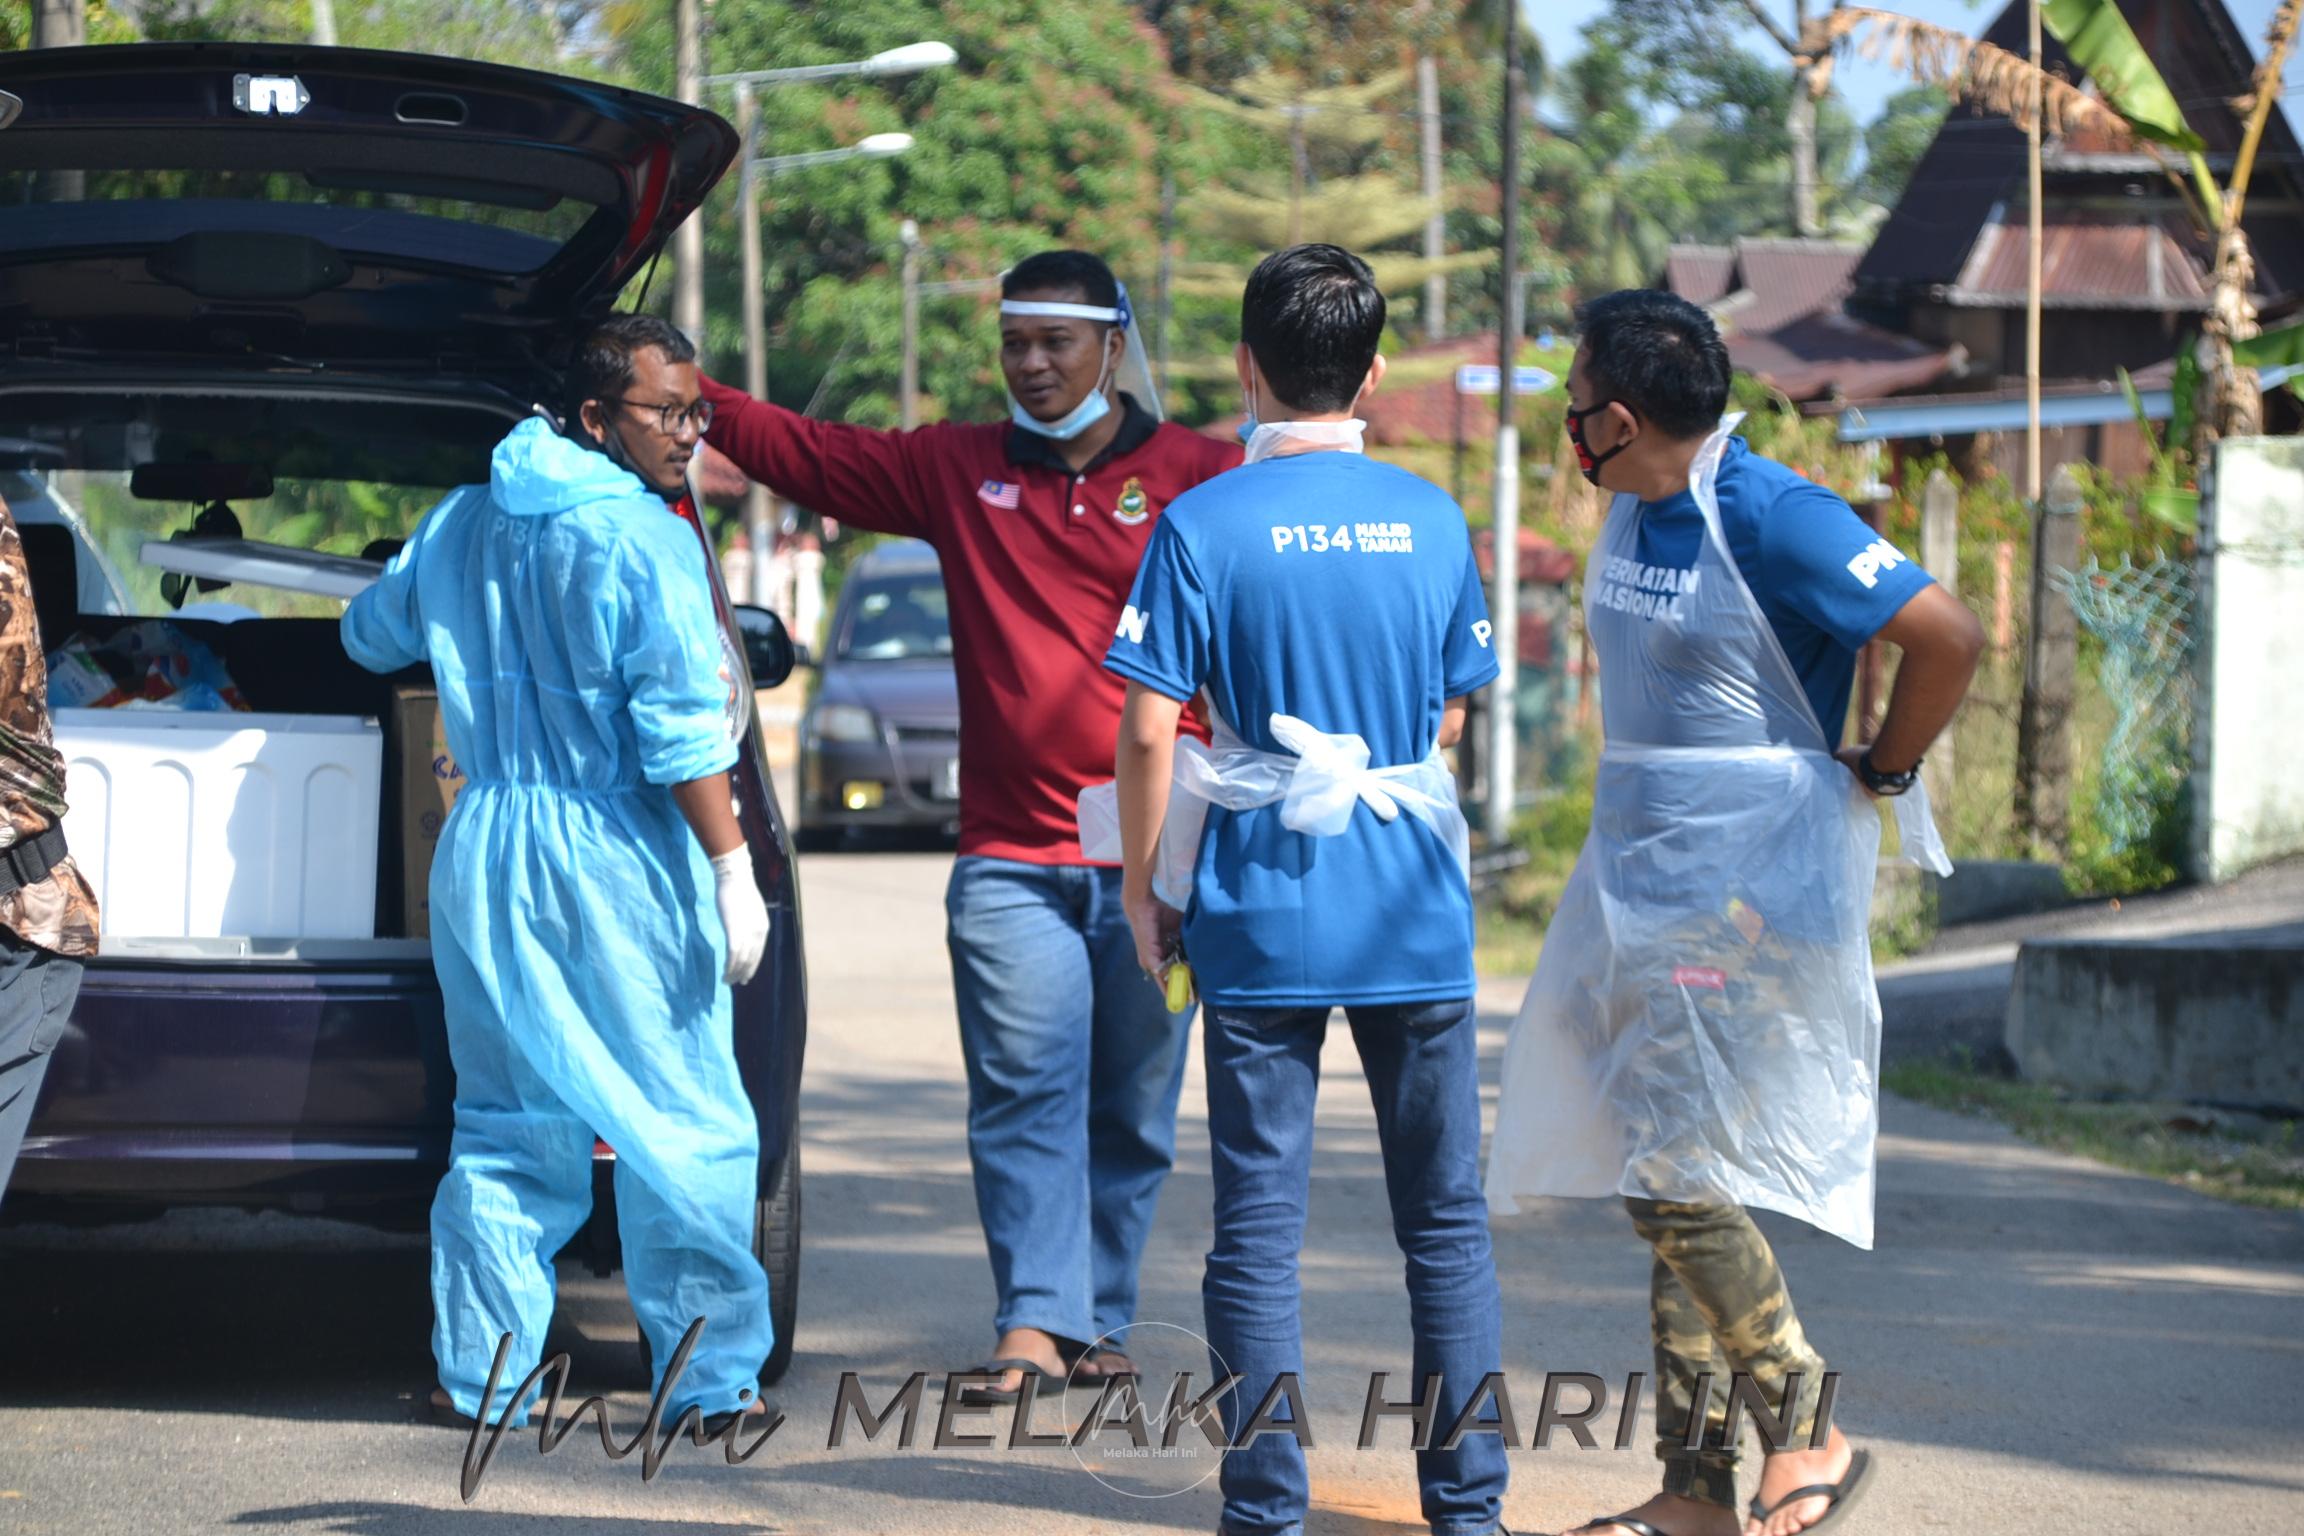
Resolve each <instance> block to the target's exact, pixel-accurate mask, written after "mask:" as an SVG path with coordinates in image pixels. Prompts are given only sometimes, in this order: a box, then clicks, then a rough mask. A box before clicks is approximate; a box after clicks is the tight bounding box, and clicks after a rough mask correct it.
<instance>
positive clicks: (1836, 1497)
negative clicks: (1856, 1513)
mask: <svg viewBox="0 0 2304 1536" xmlns="http://www.w3.org/2000/svg"><path fill="white" fill-rule="evenodd" d="M1871 1470H1872V1458H1871V1456H1870V1455H1869V1454H1868V1453H1866V1452H1864V1451H1856V1452H1854V1453H1852V1454H1851V1455H1850V1456H1849V1458H1848V1470H1847V1471H1846V1472H1845V1473H1843V1474H1841V1477H1840V1481H1838V1482H1836V1483H1810V1484H1809V1485H1808V1486H1807V1487H1805V1488H1795V1489H1793V1490H1792V1491H1791V1492H1790V1493H1788V1494H1786V1495H1784V1497H1782V1498H1780V1499H1778V1500H1777V1501H1776V1502H1775V1503H1773V1504H1771V1505H1769V1506H1768V1507H1767V1508H1765V1509H1763V1508H1761V1507H1760V1500H1759V1498H1758V1496H1757V1495H1755V1496H1754V1498H1753V1500H1752V1510H1751V1512H1752V1518H1753V1519H1755V1520H1760V1521H1765V1520H1766V1519H1767V1518H1768V1517H1769V1516H1770V1515H1773V1514H1774V1513H1776V1511H1778V1510H1780V1509H1782V1508H1783V1507H1784V1506H1785V1505H1787V1504H1797V1503H1799V1502H1800V1501H1801V1500H1802V1499H1827V1500H1830V1501H1831V1507H1830V1508H1829V1509H1827V1510H1825V1511H1824V1513H1823V1514H1822V1515H1821V1516H1820V1517H1818V1518H1817V1519H1816V1520H1814V1521H1811V1522H1810V1523H1809V1524H1807V1525H1806V1526H1803V1527H1802V1528H1801V1531H1800V1536H1808V1533H1809V1532H1810V1531H1821V1530H1826V1529H1829V1528H1830V1527H1831V1526H1832V1524H1833V1523H1834V1522H1835V1521H1837V1520H1838V1519H1839V1518H1840V1517H1841V1516H1842V1515H1843V1514H1845V1513H1847V1512H1848V1511H1849V1510H1850V1509H1852V1508H1854V1507H1855V1504H1856V1496H1857V1495H1858V1494H1860V1493H1862V1492H1863V1491H1864V1474H1865V1473H1867V1472H1869V1471H1871Z"/></svg>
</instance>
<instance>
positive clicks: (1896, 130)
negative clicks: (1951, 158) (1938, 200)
mask: <svg viewBox="0 0 2304 1536" xmlns="http://www.w3.org/2000/svg"><path fill="white" fill-rule="evenodd" d="M1951 105H1952V100H1951V98H1950V97H1949V96H1947V95H1945V94H1944V92H1943V91H1942V90H1940V89H1938V88H1937V87H1935V86H1933V85H1908V86H1906V87H1905V88H1904V89H1903V90H1900V91H1898V92H1897V93H1896V94H1895V95H1893V96H1891V97H1889V98H1888V100H1887V103H1886V104H1885V105H1884V106H1882V107H1881V109H1880V115H1879V116H1878V117H1876V118H1874V119H1873V120H1872V122H1871V123H1870V125H1868V126H1867V127H1866V128H1865V130H1864V170H1863V174H1862V175H1860V176H1859V177H1858V178H1857V180H1856V187H1855V192H1856V195H1857V196H1858V197H1860V198H1862V199H1864V200H1865V201H1866V202H1870V203H1875V204H1878V205H1879V206H1881V207H1883V208H1888V207H1893V206H1895V203H1896V199H1897V198H1899V197H1902V196H1903V195H1904V185H1905V183H1906V182H1909V181H1910V180H1911V179H1912V168H1913V167H1914V166H1916V165H1918V164H1919V163H1920V157H1921V156H1922V155H1924V154H1926V153H1927V152H1928V146H1929V145H1930V144H1932V143H1934V142H1935V139H1936V130H1937V129H1939V128H1941V127H1943V126H1944V114H1945V113H1946V112H1947V111H1948V110H1950V108H1951Z"/></svg>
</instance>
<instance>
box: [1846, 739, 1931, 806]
mask: <svg viewBox="0 0 2304 1536" xmlns="http://www.w3.org/2000/svg"><path fill="white" fill-rule="evenodd" d="M1856 777H1858V778H1860V779H1862V780H1863V781H1864V787H1865V788H1866V789H1868V790H1870V791H1872V793H1874V794H1876V795H1901V794H1903V793H1905V792H1906V791H1907V790H1909V789H1911V787H1912V786H1913V785H1915V784H1917V783H1919V782H1920V763H1919V760H1918V759H1914V761H1913V763H1912V766H1911V767H1909V768H1907V769H1905V770H1904V771H1903V772H1902V773H1886V772H1883V771H1882V770H1880V769H1878V768H1875V767H1873V766H1872V749H1871V748H1870V747H1866V748H1865V749H1864V755H1863V756H1862V757H1859V758H1858V759H1856Z"/></svg>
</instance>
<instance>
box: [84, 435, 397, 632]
mask: <svg viewBox="0 0 2304 1536" xmlns="http://www.w3.org/2000/svg"><path fill="white" fill-rule="evenodd" d="M66 478H69V479H71V480H76V481H78V482H79V497H78V504H79V507H80V512H81V516H82V519H83V520H84V522H85V524H86V526H87V529H88V535H89V538H90V539H91V540H92V541H93V542H94V544H95V545H96V547H97V548H98V549H99V550H101V551H102V552H103V553H104V555H105V557H106V558H107V559H109V560H110V561H111V563H112V565H113V567H114V568H115V569H116V570H117V571H118V572H119V573H120V579H121V582H122V584H123V585H124V586H125V587H126V588H127V597H128V611H129V612H131V613H135V614H143V615H150V616H157V617H166V616H167V615H168V614H170V613H172V612H174V611H175V610H174V609H173V608H171V607H170V606H169V604H168V602H167V600H166V598H165V597H163V596H162V593H161V578H162V576H163V574H164V573H163V572H161V571H159V570H157V569H155V568H154V567H152V566H149V565H146V564H145V563H144V561H143V547H144V543H145V541H146V540H148V539H165V538H167V537H168V536H169V535H170V534H172V533H175V532H177V531H179V530H181V529H185V528H188V527H190V526H191V523H192V519H193V518H194V516H195V515H197V514H198V513H199V512H200V511H201V510H202V509H201V506H200V505H198V504H195V503H190V502H164V501H151V500H145V499H142V498H139V497H138V496H136V495H135V494H134V493H133V492H132V491H131V489H130V485H129V476H128V474H127V473H126V472H125V471H87V472H83V473H79V474H75V475H72V476H69V477H66ZM440 495H441V493H440V492H439V491H438V490H436V489H432V488H430V487H424V486H395V485H379V484H374V483H370V482H364V481H347V480H308V479H286V478H283V479H280V480H277V481H276V482H275V483H274V485H273V487H272V494H271V495H269V496H265V497H261V498H251V499H241V500H230V501H226V502H225V503H223V505H225V506H226V507H228V508H230V510H231V513H232V515H233V517H234V518H236V519H237V520H238V521H239V524H240V530H241V535H242V536H243V537H245V538H249V539H254V540H257V541H258V542H261V543H266V544H284V545H286V546H288V547H289V548H291V549H311V550H319V551H321V552H322V553H324V554H332V555H361V554H364V553H366V552H367V551H368V550H369V547H370V546H371V545H372V544H374V543H375V542H376V541H377V540H380V539H402V538H405V537H407V535H408V533H409V531H410V530H412V529H413V528H414V527H415V526H416V524H417V523H418V522H420V521H421V520H422V519H423V516H424V513H425V512H426V511H427V510H428V509H430V507H431V506H432V504H433V503H434V502H436V501H438V500H439V499H440ZM191 604H207V605H219V604H220V605H223V606H224V608H225V609H228V610H229V609H236V610H239V615H238V616H242V617H257V618H268V619H276V618H304V619H316V618H335V617H336V616H338V615H339V614H341V613H342V612H343V611H344V604H343V603H342V602H341V601H340V600H338V599H336V598H331V597H316V596H313V595H311V594H309V593H301V592H283V591H278V590H275V589H273V588H269V587H259V586H253V585H248V584H244V583H235V584H233V585H231V586H227V587H224V588H221V589H219V590H217V591H214V592H202V591H199V590H197V589H195V590H194V591H192V592H191V593H189V594H188V597H187V607H189V606H190V605H191ZM213 616H216V617H224V616H226V614H225V613H223V612H218V613H216V614H214V615H213Z"/></svg>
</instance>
